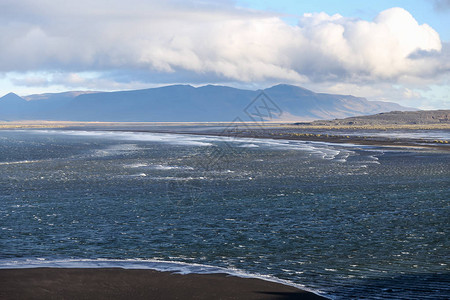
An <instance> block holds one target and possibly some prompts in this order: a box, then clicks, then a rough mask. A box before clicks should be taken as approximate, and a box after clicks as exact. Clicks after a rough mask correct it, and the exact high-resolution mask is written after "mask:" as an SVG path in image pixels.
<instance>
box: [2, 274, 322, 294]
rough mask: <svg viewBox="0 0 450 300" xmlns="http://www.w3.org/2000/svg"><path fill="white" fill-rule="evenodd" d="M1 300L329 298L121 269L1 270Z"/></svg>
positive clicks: (244, 281)
mask: <svg viewBox="0 0 450 300" xmlns="http://www.w3.org/2000/svg"><path fill="white" fill-rule="evenodd" d="M0 299H326V298H324V297H321V296H318V295H316V294H313V293H310V292H306V291H303V290H300V289H297V288H295V287H292V286H287V285H283V284H279V283H275V282H270V281H264V280H261V279H254V278H240V277H235V276H229V275H226V274H207V275H205V274H188V275H180V274H175V273H170V272H158V271H154V270H134V269H120V268H103V269H81V268H74V269H70V268H30V269H2V270H0Z"/></svg>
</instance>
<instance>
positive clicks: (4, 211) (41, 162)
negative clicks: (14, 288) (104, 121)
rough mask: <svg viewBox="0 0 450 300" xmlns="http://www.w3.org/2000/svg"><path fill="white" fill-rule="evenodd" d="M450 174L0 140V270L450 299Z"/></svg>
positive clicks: (391, 159)
mask: <svg viewBox="0 0 450 300" xmlns="http://www.w3.org/2000/svg"><path fill="white" fill-rule="evenodd" d="M449 166H450V154H449V152H445V151H438V150H427V151H425V150H424V151H419V150H410V149H400V148H398V149H392V148H383V147H373V146H372V147H369V146H355V145H338V144H327V143H317V142H302V141H283V140H269V139H265V140H262V139H250V138H248V139H244V138H240V139H239V138H225V137H208V136H191V135H176V134H157V133H145V132H112V131H95V132H93V131H70V130H17V131H0V267H7V266H13V265H17V266H18V265H22V266H26V264H27V263H29V264H39V262H42V263H48V262H52V261H73V260H83V259H90V260H92V259H93V260H98V261H103V262H108V261H109V262H111V265H114V260H128V261H129V263H130V264H132V262H133V263H136V261H141V260H142V261H152V262H156V263H157V262H158V261H161V263H162V262H163V261H164V262H167V261H168V262H182V263H187V266H188V267H187V269H189V266H192V268H191V271H192V272H195V269H196V268H197V267H198V265H209V266H215V267H221V268H226V269H228V270H235V271H236V270H238V271H242V272H245V273H249V274H258V275H261V276H266V275H267V276H272V277H276V278H280V279H283V280H287V281H289V282H292V283H297V284H301V285H304V286H306V287H308V288H310V289H313V290H316V291H318V292H320V293H322V294H324V295H326V296H329V297H331V298H335V299H349V298H350V299H351V298H357V299H446V298H450V284H449V283H450V268H449V265H448V262H449V261H450V259H449V258H450V257H449V256H450V255H449V249H450V242H449V239H448V229H449V223H450V218H449V216H450V205H449V203H450V202H449V199H450V180H449V178H450V168H449ZM125 265H126V264H125ZM122 266H124V265H122ZM196 266H197V267H196ZM125 267H126V266H125Z"/></svg>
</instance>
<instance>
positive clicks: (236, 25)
mask: <svg viewBox="0 0 450 300" xmlns="http://www.w3.org/2000/svg"><path fill="white" fill-rule="evenodd" d="M0 19H1V20H2V21H1V23H2V26H0V45H2V47H0V57H1V58H2V59H1V60H0V73H2V72H3V73H8V72H29V71H34V72H39V71H46V72H50V73H51V72H54V73H55V74H60V73H67V74H72V73H73V74H72V75H70V76H72V77H71V78H69V77H67V78H63V79H60V82H63V81H65V82H66V83H67V85H68V86H74V85H81V84H83V83H85V84H88V83H87V82H88V81H86V80H85V79H83V78H81V77H79V78H77V77H76V76H77V75H76V73H77V72H90V71H91V72H103V73H104V72H112V73H114V74H120V73H127V72H129V73H134V74H145V73H146V72H147V73H149V74H152V76H153V77H152V78H154V79H153V80H152V79H151V78H148V76H143V77H146V78H145V79H144V78H143V79H142V80H143V81H146V82H158V79H155V78H157V77H158V75H160V76H162V77H164V76H172V77H171V78H173V79H174V80H175V81H189V77H191V76H192V74H195V76H194V77H195V78H196V80H200V81H201V79H199V78H203V80H204V82H208V81H210V80H211V78H214V80H216V81H222V82H227V81H229V82H248V83H250V82H261V83H265V82H291V83H298V84H311V85H314V84H330V85H336V84H338V83H340V84H343V85H347V86H348V85H358V84H359V85H361V84H364V85H371V84H373V83H378V84H381V83H383V82H384V83H386V82H389V83H405V82H406V83H411V82H415V83H416V84H420V83H424V84H428V83H429V81H430V80H431V81H434V82H436V80H437V79H436V78H439V77H440V76H442V75H443V74H448V73H449V70H450V62H449V60H448V59H447V58H448V53H450V51H448V47H447V48H445V47H444V48H443V46H442V43H441V40H440V38H439V35H438V33H437V32H436V31H435V30H433V29H432V28H431V27H430V26H428V25H427V24H418V22H417V21H416V20H415V19H414V17H413V16H412V15H411V14H410V13H409V12H407V11H406V10H404V9H402V8H392V9H388V10H385V11H383V12H381V13H380V14H379V15H378V16H377V17H376V18H375V19H374V20H373V21H364V20H360V19H353V18H346V17H344V16H341V15H333V16H330V15H327V14H325V13H312V14H305V15H304V16H303V17H302V18H301V19H300V20H299V23H298V25H297V26H292V25H289V24H287V23H285V22H284V21H283V20H281V19H280V18H279V17H277V16H274V15H270V14H265V13H261V12H256V11H249V10H243V9H238V8H235V7H233V6H232V2H231V1H220V2H219V4H217V2H213V1H211V2H208V1H191V2H188V3H186V2H185V1H137V0H128V1H126V2H124V1H118V0H116V1H108V0H98V1H87V0H79V1H76V2H75V1H65V2H64V4H62V3H59V2H57V1H56V2H55V1H50V0H44V1H32V0H15V1H12V0H3V1H2V2H1V3H0ZM446 53H447V54H446ZM112 73H111V74H112ZM56 77H57V76H55V78H53V79H52V80H53V81H55V80H56ZM108 80H111V78H109V79H108ZM56 81H57V80H56ZM28 82H29V84H31V85H37V84H39V80H35V79H33V80H31V79H30V80H28ZM41 82H42V84H43V85H44V84H47V85H48V84H49V83H48V82H45V81H44V80H43V81H41ZM22 83H24V84H26V81H23V82H22Z"/></svg>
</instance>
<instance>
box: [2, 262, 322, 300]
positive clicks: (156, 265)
mask: <svg viewBox="0 0 450 300" xmlns="http://www.w3.org/2000/svg"><path fill="white" fill-rule="evenodd" d="M42 267H46V268H81V269H83V268H122V269H144V270H145V269H148V270H156V271H160V272H174V273H178V274H183V275H184V274H229V275H232V276H236V277H241V278H257V279H261V280H265V281H271V282H276V283H281V284H284V285H289V286H293V287H296V288H299V289H302V290H305V291H309V292H312V293H315V294H317V295H322V296H323V294H322V293H320V291H313V290H311V289H308V288H307V287H305V286H304V285H301V284H297V283H294V282H291V281H288V280H283V279H279V278H276V277H273V276H269V275H262V274H252V273H248V272H245V271H243V270H238V269H232V268H222V267H215V266H210V265H203V264H195V263H185V262H178V261H165V260H159V259H46V258H32V259H9V260H5V259H3V260H0V269H25V268H42Z"/></svg>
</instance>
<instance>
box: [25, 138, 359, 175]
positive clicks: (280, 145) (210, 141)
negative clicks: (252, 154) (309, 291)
mask: <svg viewBox="0 0 450 300" xmlns="http://www.w3.org/2000/svg"><path fill="white" fill-rule="evenodd" d="M32 132H33V133H47V134H48V133H50V134H63V135H78V136H91V137H98V138H106V139H115V140H125V141H148V142H157V143H169V144H173V145H184V146H200V147H204V146H213V147H216V146H220V145H221V144H223V143H228V144H231V145H233V146H236V147H240V148H270V149H274V150H277V149H278V150H298V151H302V152H306V153H309V154H312V155H313V156H314V157H317V158H321V159H324V160H334V159H337V160H339V161H340V162H345V161H346V159H347V157H348V156H347V157H345V156H343V155H340V154H342V152H346V151H348V150H347V148H348V147H354V146H355V145H352V144H332V143H327V142H314V141H290V140H278V139H261V138H259V139H258V138H241V137H225V136H199V135H190V134H176V133H152V132H118V131H77V130H34V131H32ZM129 146H130V145H129ZM134 146H135V145H134ZM358 147H359V148H362V147H364V146H358ZM126 150H128V151H133V150H137V149H106V152H104V151H105V150H101V151H100V152H99V153H96V154H97V155H108V153H110V152H119V151H126ZM350 155H351V154H350ZM168 167H170V166H168Z"/></svg>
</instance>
